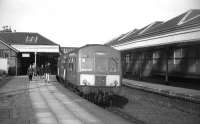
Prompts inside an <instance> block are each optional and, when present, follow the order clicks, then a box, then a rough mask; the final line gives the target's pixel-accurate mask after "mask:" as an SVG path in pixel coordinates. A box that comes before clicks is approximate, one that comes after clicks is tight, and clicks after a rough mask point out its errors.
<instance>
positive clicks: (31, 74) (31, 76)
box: [27, 65, 33, 81]
mask: <svg viewBox="0 0 200 124" xmlns="http://www.w3.org/2000/svg"><path fill="white" fill-rule="evenodd" d="M27 75H28V78H29V81H32V78H33V68H32V66H31V65H30V67H29V68H28V70H27Z"/></svg>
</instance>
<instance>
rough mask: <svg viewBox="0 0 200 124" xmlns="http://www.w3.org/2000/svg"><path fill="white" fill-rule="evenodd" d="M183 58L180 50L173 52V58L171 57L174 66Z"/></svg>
mask: <svg viewBox="0 0 200 124" xmlns="http://www.w3.org/2000/svg"><path fill="white" fill-rule="evenodd" d="M182 58H183V49H182V48H180V49H176V50H174V57H173V60H174V64H175V65H176V64H179V62H180V60H181V59H182Z"/></svg>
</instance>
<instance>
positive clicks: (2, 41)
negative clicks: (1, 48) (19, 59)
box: [0, 37, 19, 52]
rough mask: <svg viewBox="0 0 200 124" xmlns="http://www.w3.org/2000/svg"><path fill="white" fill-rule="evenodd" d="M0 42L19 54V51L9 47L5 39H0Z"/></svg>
mask: <svg viewBox="0 0 200 124" xmlns="http://www.w3.org/2000/svg"><path fill="white" fill-rule="evenodd" d="M0 42H1V43H2V44H4V45H5V46H7V47H8V48H10V49H12V50H14V51H15V52H19V51H18V50H17V49H15V48H13V47H12V46H10V45H8V44H7V43H6V42H5V40H4V39H3V38H1V37H0Z"/></svg>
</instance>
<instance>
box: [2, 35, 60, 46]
mask: <svg viewBox="0 0 200 124" xmlns="http://www.w3.org/2000/svg"><path fill="white" fill-rule="evenodd" d="M0 37H2V39H4V41H5V42H6V43H7V44H9V45H57V44H56V43H54V42H52V41H51V40H49V39H47V38H46V37H44V36H42V35H40V34H38V33H29V32H0Z"/></svg>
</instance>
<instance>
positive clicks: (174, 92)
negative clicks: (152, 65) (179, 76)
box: [123, 79, 200, 103]
mask: <svg viewBox="0 0 200 124" xmlns="http://www.w3.org/2000/svg"><path fill="white" fill-rule="evenodd" d="M123 84H124V85H127V86H129V87H133V88H137V89H142V90H146V91H150V92H155V93H159V94H162V95H167V96H172V97H177V98H181V99H186V100H189V101H193V102H197V103H200V90H193V89H187V88H180V87H173V86H166V85H161V84H152V83H148V82H143V81H135V80H128V79H123Z"/></svg>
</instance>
